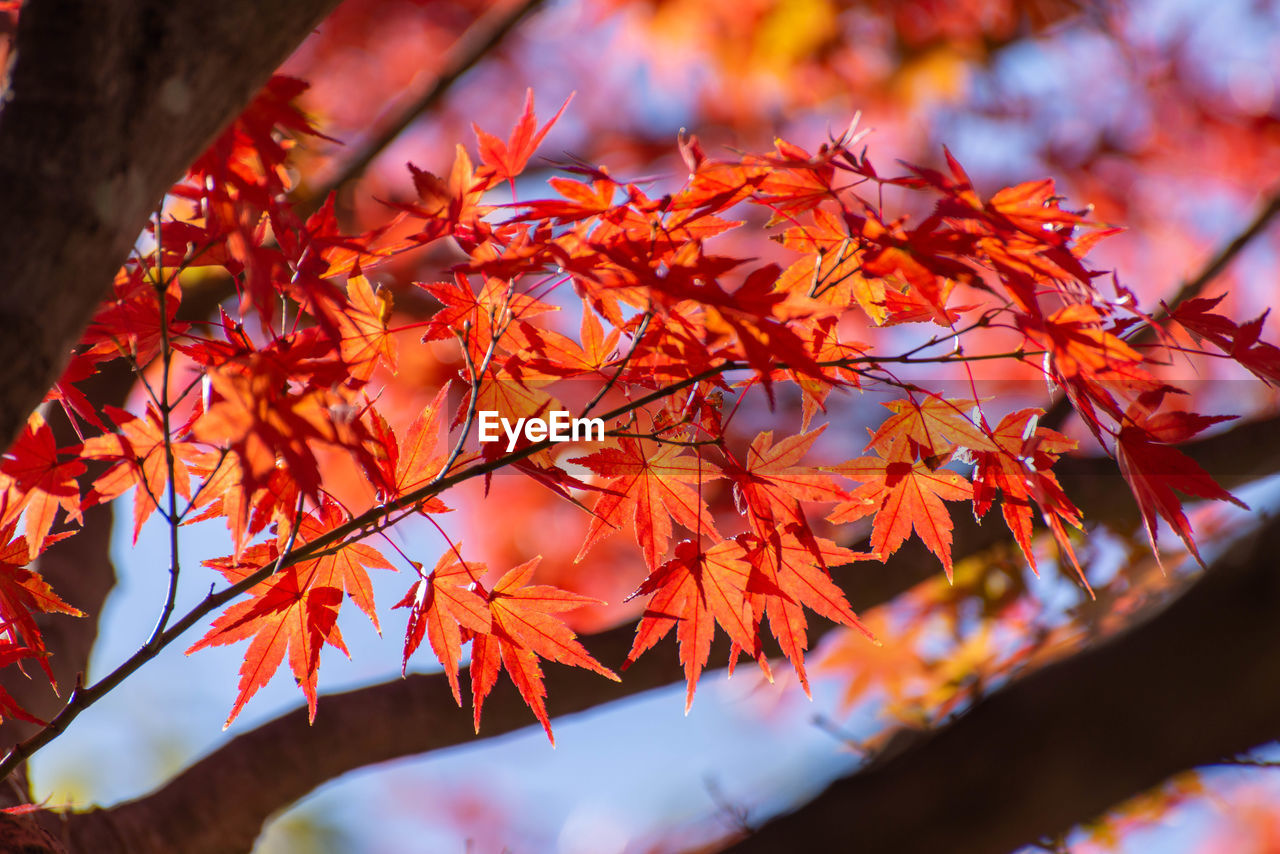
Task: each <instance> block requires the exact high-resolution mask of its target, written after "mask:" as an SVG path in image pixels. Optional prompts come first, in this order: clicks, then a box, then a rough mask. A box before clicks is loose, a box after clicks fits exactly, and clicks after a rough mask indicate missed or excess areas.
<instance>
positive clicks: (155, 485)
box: [80, 403, 211, 543]
mask: <svg viewBox="0 0 1280 854" xmlns="http://www.w3.org/2000/svg"><path fill="white" fill-rule="evenodd" d="M104 411H105V412H106V414H107V415H108V416H109V417H110V418H111V420H112V421H113V422H114V423H115V424H116V426H117V428H118V430H119V432H118V433H106V434H104V435H101V436H93V437H90V438H89V439H86V440H85V441H84V444H83V445H81V446H80V457H81V458H82V459H86V460H106V461H108V462H111V463H113V465H112V466H111V468H109V469H107V471H106V472H104V473H103V474H101V475H99V476H98V478H97V480H95V481H94V482H93V489H92V491H91V492H90V494H89V495H87V496H85V500H84V503H85V505H86V506H87V505H90V504H96V503H98V502H101V501H109V500H111V499H112V498H115V497H116V496H118V495H122V494H123V493H125V492H127V491H128V490H130V489H132V488H133V487H135V486H136V487H138V489H137V492H136V493H135V494H134V496H133V541H134V542H135V543H136V542H137V541H138V532H139V531H141V530H142V523H143V522H145V521H146V520H147V519H148V518H149V517H150V516H151V513H152V511H154V510H155V509H156V507H158V506H159V505H158V503H157V502H159V501H162V500H163V497H164V495H165V492H166V490H167V488H168V486H169V467H168V463H167V461H166V458H165V438H166V437H165V434H164V423H163V420H162V419H161V416H160V413H159V412H158V411H157V410H156V408H155V406H153V405H152V404H150V403H148V404H147V411H146V416H145V417H144V418H139V417H137V416H135V415H133V414H132V413H130V412H126V411H125V410H123V409H118V408H116V407H114V406H108V407H106V408H105V410H104ZM170 447H171V448H172V449H173V474H174V490H175V491H176V492H177V494H178V495H180V496H182V497H183V498H186V499H190V498H191V473H190V471H189V470H188V469H187V463H201V464H205V463H209V462H211V460H210V455H209V454H208V453H207V452H205V451H202V450H200V449H199V448H197V447H195V446H194V445H192V444H190V443H188V442H170Z"/></svg>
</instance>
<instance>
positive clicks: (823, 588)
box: [743, 528, 875, 695]
mask: <svg viewBox="0 0 1280 854" xmlns="http://www.w3.org/2000/svg"><path fill="white" fill-rule="evenodd" d="M743 541H744V542H747V543H750V544H751V548H749V549H748V553H747V554H748V560H749V561H750V562H751V564H752V567H753V569H752V573H751V577H750V579H749V581H748V582H747V592H748V594H749V595H748V602H749V604H750V605H751V608H752V611H753V615H754V616H753V624H754V625H759V624H760V621H761V619H762V618H764V617H768V620H769V630H770V632H771V633H772V634H773V636H774V638H775V639H776V640H777V641H778V646H779V647H781V649H782V653H783V654H784V655H785V656H786V657H787V659H788V660H789V661H790V662H791V666H792V667H794V668H795V671H796V676H798V677H799V679H800V685H801V687H802V688H804V692H805V694H806V695H807V694H809V677H808V674H807V673H806V672H805V667H804V653H805V650H807V649H808V648H809V637H808V621H807V620H806V619H805V615H804V609H805V608H806V607H807V608H810V609H812V610H813V611H815V612H817V613H818V614H821V615H822V616H824V617H826V618H827V619H828V620H831V621H832V622H835V623H840V624H842V625H845V626H849V627H850V628H855V629H858V630H859V631H861V632H862V633H863V634H864V635H866V637H867V638H868V639H870V640H872V641H875V639H874V638H873V637H872V636H871V633H870V632H869V631H867V629H866V627H865V626H863V625H862V623H861V622H860V621H859V620H858V616H857V614H855V613H854V612H853V609H852V608H850V607H849V601H848V600H847V599H846V598H845V596H844V592H843V591H842V590H841V589H840V588H839V587H838V586H836V583H835V582H834V581H832V580H831V573H830V567H832V566H844V565H846V564H850V563H853V562H855V561H859V560H866V559H868V558H869V557H871V556H870V555H865V554H858V553H855V552H853V551H850V550H849V549H846V548H843V547H842V546H838V545H836V544H835V543H833V542H831V541H830V540H827V539H824V538H822V537H814V536H812V535H806V536H805V537H804V538H803V539H801V538H800V537H798V536H796V533H795V532H794V528H793V529H792V530H787V531H772V532H770V535H769V536H768V537H765V538H763V539H762V538H758V537H751V536H750V535H747V536H746V537H744V538H743Z"/></svg>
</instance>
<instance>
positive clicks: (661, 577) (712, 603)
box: [622, 540, 759, 713]
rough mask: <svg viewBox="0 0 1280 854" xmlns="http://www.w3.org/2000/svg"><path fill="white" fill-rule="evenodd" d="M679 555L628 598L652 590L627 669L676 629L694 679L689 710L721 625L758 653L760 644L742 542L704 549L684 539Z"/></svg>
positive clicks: (687, 673)
mask: <svg viewBox="0 0 1280 854" xmlns="http://www.w3.org/2000/svg"><path fill="white" fill-rule="evenodd" d="M675 554H676V556H675V557H674V558H672V559H671V560H669V561H667V562H666V563H664V564H663V565H662V566H660V567H658V568H657V569H655V570H654V571H653V572H651V573H650V574H649V577H648V578H646V579H645V580H644V581H643V582H642V583H641V584H640V587H639V589H637V590H636V592H635V593H632V594H631V596H630V597H628V599H631V598H634V597H636V596H644V595H649V594H652V596H651V597H650V599H649V603H648V605H646V606H645V609H644V616H643V617H642V618H641V620H640V625H639V627H638V628H637V629H636V638H635V641H634V642H633V643H632V645H631V651H630V652H629V653H627V659H626V661H624V662H623V663H622V669H623V670H626V669H627V668H628V667H630V666H631V665H632V664H633V663H634V662H635V661H636V659H638V658H639V657H640V655H641V654H642V653H644V652H645V650H648V649H650V648H651V647H652V646H653V645H654V644H656V643H657V642H658V641H660V640H662V638H664V637H666V636H667V634H668V633H669V632H670V631H671V629H672V628H673V627H674V628H676V638H677V640H679V642H680V662H681V664H683V665H684V672H685V678H686V679H687V680H688V690H687V691H686V693H685V704H684V709H685V712H686V713H688V711H689V708H690V707H691V706H692V705H693V693H694V690H695V689H696V688H697V684H698V676H699V675H700V674H701V673H702V668H703V667H704V666H706V663H707V658H708V657H710V655H711V641H712V637H713V635H714V634H715V624H716V623H719V624H720V627H721V628H722V629H724V631H725V632H726V633H727V634H728V635H729V638H730V639H731V640H732V641H733V642H734V644H736V645H737V646H738V647H740V648H742V649H744V650H747V651H749V652H750V653H751V654H752V656H753V657H754V656H755V654H756V651H757V647H758V646H759V644H758V643H757V640H756V630H755V623H754V621H753V620H752V615H751V609H750V608H749V607H748V605H747V599H746V593H747V582H748V579H749V577H750V573H751V564H750V563H749V562H748V561H747V559H746V557H747V553H746V549H744V548H743V546H742V544H741V543H739V542H737V541H735V540H724V541H722V542H719V543H716V544H715V545H714V546H712V547H711V548H709V549H706V550H705V551H704V550H703V549H702V548H701V547H700V546H699V544H698V543H697V542H696V541H694V540H682V541H680V542H679V543H677V544H676V548H675Z"/></svg>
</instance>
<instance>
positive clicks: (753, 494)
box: [725, 424, 848, 537]
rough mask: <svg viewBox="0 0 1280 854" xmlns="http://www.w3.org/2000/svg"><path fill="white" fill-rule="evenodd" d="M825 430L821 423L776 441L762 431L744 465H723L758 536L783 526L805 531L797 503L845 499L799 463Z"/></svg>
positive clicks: (837, 489) (823, 478) (840, 491)
mask: <svg viewBox="0 0 1280 854" xmlns="http://www.w3.org/2000/svg"><path fill="white" fill-rule="evenodd" d="M825 429H826V425H825V424H824V425H822V426H821V427H819V428H818V429H816V430H811V431H810V432H808V433H801V434H799V435H796V436H787V437H785V438H783V439H782V440H781V441H780V442H778V443H777V444H774V442H773V432H772V431H765V432H763V433H760V434H758V435H757V436H756V438H755V439H754V440H752V442H751V447H750V448H748V449H747V459H746V462H745V463H744V464H743V465H742V466H740V467H739V466H738V465H736V464H733V463H731V464H730V465H729V466H727V467H726V469H725V475H726V476H727V477H728V478H729V479H730V480H732V481H733V485H734V490H735V494H734V497H735V498H736V499H738V500H739V501H740V503H741V506H742V507H743V508H745V510H746V512H747V515H748V517H749V518H750V520H751V528H752V531H753V532H754V533H755V534H756V535H757V536H760V537H767V536H768V535H769V534H770V533H771V532H772V531H774V530H775V529H777V528H782V527H785V526H787V525H800V526H802V527H803V528H804V529H805V530H808V527H809V525H808V522H807V521H806V518H805V515H804V511H803V510H802V509H801V508H800V502H801V501H841V500H843V499H844V498H846V497H847V495H848V493H846V491H845V490H844V489H842V488H841V487H840V486H838V485H837V484H836V482H835V480H834V479H833V478H832V477H831V476H830V475H827V474H823V473H822V472H821V471H819V470H818V469H815V468H811V467H809V466H801V465H798V463H799V462H800V460H801V458H803V457H804V455H805V454H807V453H808V452H809V449H810V448H811V447H813V443H814V442H815V441H816V440H817V438H818V437H819V436H821V435H822V432H823V431H824V430H825Z"/></svg>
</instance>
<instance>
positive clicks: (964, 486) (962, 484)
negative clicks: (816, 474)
mask: <svg viewBox="0 0 1280 854" xmlns="http://www.w3.org/2000/svg"><path fill="white" fill-rule="evenodd" d="M825 470H826V471H830V472H835V473H836V474H839V475H843V476H844V477H847V478H849V479H850V480H854V481H858V482H860V483H862V485H861V486H859V487H858V488H856V489H855V490H853V492H851V493H850V496H849V500H848V501H846V502H844V503H843V504H840V505H838V506H837V507H836V508H835V509H834V510H832V511H831V514H830V515H829V516H827V519H829V520H830V521H832V522H836V523H843V522H852V521H854V520H856V519H861V518H862V517H863V516H867V515H870V514H873V513H874V514H875V521H874V522H873V523H872V527H871V549H872V551H873V552H875V554H877V555H879V556H880V558H881V559H884V558H885V557H887V556H889V555H891V554H893V553H894V552H895V551H897V550H898V547H899V546H901V545H902V544H903V543H904V542H906V539H907V537H908V536H910V535H911V531H912V530H913V529H914V530H915V532H916V534H917V535H918V536H919V537H920V539H921V540H922V541H923V542H924V544H925V545H926V546H927V547H928V548H929V551H931V552H933V553H934V554H935V555H937V556H938V559H939V560H941V561H942V566H943V568H944V569H945V570H946V572H947V578H951V571H952V563H951V531H952V529H953V525H952V523H951V514H950V513H949V512H948V511H947V508H946V505H945V504H943V501H944V500H945V501H964V500H968V499H971V498H973V486H972V485H971V484H970V483H969V482H968V481H967V480H965V479H964V478H963V477H961V476H960V475H959V474H957V473H956V472H953V471H948V470H946V469H933V468H930V467H929V466H928V465H926V464H925V463H924V462H923V461H917V462H914V463H909V462H903V461H892V460H886V459H883V458H880V457H859V458H857V459H853V460H849V461H848V462H845V463H841V464H840V465H838V466H830V467H826V469H825Z"/></svg>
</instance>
